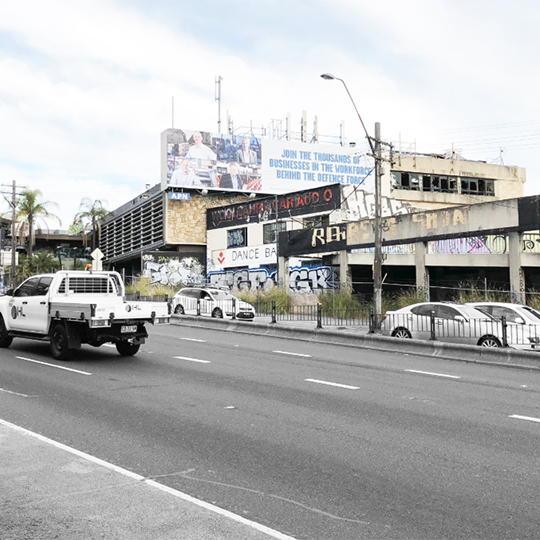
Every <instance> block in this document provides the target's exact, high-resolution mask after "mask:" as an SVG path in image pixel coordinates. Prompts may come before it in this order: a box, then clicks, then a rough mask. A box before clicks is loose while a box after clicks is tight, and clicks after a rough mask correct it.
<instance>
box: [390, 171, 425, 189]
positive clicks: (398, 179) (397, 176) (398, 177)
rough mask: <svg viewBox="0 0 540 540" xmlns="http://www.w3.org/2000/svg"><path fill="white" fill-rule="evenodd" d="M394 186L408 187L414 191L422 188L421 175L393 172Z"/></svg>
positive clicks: (397, 187) (396, 187)
mask: <svg viewBox="0 0 540 540" xmlns="http://www.w3.org/2000/svg"><path fill="white" fill-rule="evenodd" d="M392 179H393V186H392V187H393V188H394V189H408V190H412V191H419V190H420V175H419V174H415V173H408V172H393V173H392Z"/></svg>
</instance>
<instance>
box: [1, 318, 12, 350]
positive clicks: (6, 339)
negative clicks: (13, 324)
mask: <svg viewBox="0 0 540 540" xmlns="http://www.w3.org/2000/svg"><path fill="white" fill-rule="evenodd" d="M12 341H13V338H12V337H11V336H9V335H8V331H7V328H6V323H5V322H4V317H2V315H0V347H1V348H2V349H7V348H8V347H9V346H10V345H11V342H12Z"/></svg>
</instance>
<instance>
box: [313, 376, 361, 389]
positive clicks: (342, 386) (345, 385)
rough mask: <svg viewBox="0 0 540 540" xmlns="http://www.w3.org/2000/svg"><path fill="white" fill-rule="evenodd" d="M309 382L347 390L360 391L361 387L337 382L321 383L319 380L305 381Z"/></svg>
mask: <svg viewBox="0 0 540 540" xmlns="http://www.w3.org/2000/svg"><path fill="white" fill-rule="evenodd" d="M304 380H305V381H307V382H313V383H317V384H327V385H328V386H337V387H339V388H346V389H347V390H358V389H359V388H360V387H359V386H349V385H348V384H340V383H335V382H329V381H320V380H319V379H304Z"/></svg>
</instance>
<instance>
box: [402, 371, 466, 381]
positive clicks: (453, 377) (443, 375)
mask: <svg viewBox="0 0 540 540" xmlns="http://www.w3.org/2000/svg"><path fill="white" fill-rule="evenodd" d="M405 371H407V372H408V373H418V374H420V375H432V376H433V377H446V378H447V379H461V377H458V376H457V375H447V374H446V373H434V372H432V371H418V370H416V369H406V370H405Z"/></svg>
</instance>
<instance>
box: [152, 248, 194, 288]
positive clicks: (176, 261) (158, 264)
mask: <svg viewBox="0 0 540 540" xmlns="http://www.w3.org/2000/svg"><path fill="white" fill-rule="evenodd" d="M142 259H143V276H144V277H149V278H150V283H151V284H152V285H158V284H159V285H172V286H175V285H178V284H179V283H192V282H195V283H198V282H200V281H202V277H203V275H204V268H203V266H202V264H200V263H199V261H197V259H195V258H194V257H184V258H183V259H181V258H180V256H179V255H178V254H176V255H174V254H171V256H170V257H169V256H166V255H156V254H146V255H143V257H142Z"/></svg>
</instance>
